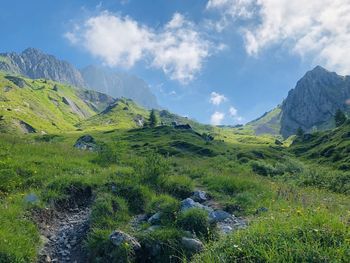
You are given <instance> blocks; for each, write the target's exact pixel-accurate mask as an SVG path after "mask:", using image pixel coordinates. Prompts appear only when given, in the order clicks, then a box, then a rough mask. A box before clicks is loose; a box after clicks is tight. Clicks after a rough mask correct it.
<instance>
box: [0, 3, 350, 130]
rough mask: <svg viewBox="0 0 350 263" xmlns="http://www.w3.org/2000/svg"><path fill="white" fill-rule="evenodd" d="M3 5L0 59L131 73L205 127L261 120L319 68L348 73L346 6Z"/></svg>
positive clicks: (349, 42) (349, 10) (349, 37)
mask: <svg viewBox="0 0 350 263" xmlns="http://www.w3.org/2000/svg"><path fill="white" fill-rule="evenodd" d="M0 3H1V10H0V11H1V12H0V35H1V41H0V52H9V51H15V52H21V51H23V50H24V49H26V48H27V47H34V48H38V49H40V50H42V51H44V52H46V53H49V54H53V55H55V56H56V57H57V58H59V59H64V60H67V61H69V62H71V63H72V64H73V65H75V66H76V67H78V68H82V67H85V66H87V65H90V64H94V65H102V66H105V67H109V68H112V69H113V70H115V71H119V72H128V73H130V74H134V75H136V76H139V77H140V78H142V79H144V80H145V81H146V82H147V83H148V84H149V86H150V88H151V90H152V91H153V93H155V95H156V96H157V98H158V101H159V104H160V105H161V106H162V107H163V108H166V109H169V110H170V111H172V112H175V113H178V114H180V115H183V116H188V117H190V118H194V119H196V120H198V121H200V122H203V123H211V124H215V125H218V124H225V125H235V124H239V123H246V122H248V121H251V120H253V119H255V118H257V117H259V116H260V115H262V114H263V113H264V112H266V111H269V110H271V109H273V108H274V107H276V106H277V105H278V104H280V103H281V102H282V101H283V99H284V98H286V96H287V94H288V91H289V90H290V89H292V88H294V86H295V85H296V82H297V81H298V80H299V79H300V78H301V77H302V76H303V75H304V74H305V72H306V71H308V70H311V69H312V68H314V67H315V66H316V65H321V66H323V67H325V68H326V69H328V70H330V71H336V72H338V73H339V74H343V75H345V74H349V73H350V59H348V54H349V53H350V16H349V15H348V14H349V13H350V1H349V0H308V1H305V0H293V1H290V0H152V1H150V0H147V1H146V0H102V1H101V0H99V1H98V0H74V1H71V0H60V1H47V0H31V1H27V0H11V1H5V0H0ZM344 58H345V59H344Z"/></svg>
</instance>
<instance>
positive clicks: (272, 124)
mask: <svg viewBox="0 0 350 263" xmlns="http://www.w3.org/2000/svg"><path fill="white" fill-rule="evenodd" d="M281 114H282V112H281V107H280V106H278V107H276V108H275V109H273V110H272V111H269V112H266V113H265V114H263V115H262V116H261V117H260V118H258V119H256V120H254V121H251V122H249V123H247V124H246V125H245V126H244V129H247V130H252V131H253V133H254V134H255V135H263V134H271V135H279V134H280V129H281V123H280V121H281Z"/></svg>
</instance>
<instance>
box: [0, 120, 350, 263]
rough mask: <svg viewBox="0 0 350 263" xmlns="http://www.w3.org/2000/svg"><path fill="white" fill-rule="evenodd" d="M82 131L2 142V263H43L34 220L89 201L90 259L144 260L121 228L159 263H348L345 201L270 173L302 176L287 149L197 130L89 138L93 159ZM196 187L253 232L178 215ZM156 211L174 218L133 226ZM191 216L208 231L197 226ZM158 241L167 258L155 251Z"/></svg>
mask: <svg viewBox="0 0 350 263" xmlns="http://www.w3.org/2000/svg"><path fill="white" fill-rule="evenodd" d="M82 134H84V133H80V134H79V133H77V134H71V135H68V134H66V135H64V134H61V135H57V136H52V135H27V136H25V137H23V138H21V137H18V136H16V137H13V136H11V135H3V136H1V137H0V146H1V147H0V155H1V160H2V161H1V163H0V175H1V178H2V180H1V185H0V191H1V192H0V198H1V206H0V221H1V222H2V224H1V225H0V234H1V236H2V238H1V239H0V262H35V260H36V258H37V257H38V251H39V249H40V247H41V246H42V245H43V240H42V239H41V238H40V233H41V231H42V228H41V225H40V224H38V223H37V222H36V219H37V216H38V215H41V214H43V213H47V211H53V210H55V209H58V208H60V209H69V207H71V206H72V205H78V206H79V205H81V204H80V203H79V200H81V198H86V199H89V200H91V202H92V203H91V209H92V214H91V229H90V231H89V233H88V237H87V243H86V246H87V255H88V256H89V257H90V260H91V261H92V262H114V261H115V260H117V259H118V260H120V259H122V261H124V260H125V261H127V260H131V261H133V260H135V255H134V254H133V253H129V252H128V251H129V250H128V249H127V247H126V248H125V249H126V250H122V251H121V250H118V249H116V248H115V247H113V246H112V245H111V243H110V241H109V235H110V234H111V232H112V231H113V230H115V229H120V230H123V231H125V232H127V233H129V234H131V235H133V236H135V237H136V238H137V239H138V240H139V241H140V242H141V244H142V246H143V247H144V250H143V252H142V253H145V254H142V255H143V256H144V257H146V258H149V260H150V261H153V262H155V261H157V262H173V260H170V259H169V257H170V258H178V259H179V260H178V261H180V259H183V260H185V258H187V260H193V261H194V262H233V261H246V262H247V261H248V262H256V261H260V262H267V261H270V262H283V261H284V262H285V261H304V262H305V261H310V260H311V259H312V260H311V261H314V262H320V261H325V262H327V261H337V262H346V258H348V256H349V251H350V250H349V249H350V244H349V228H348V225H347V223H346V222H347V220H349V219H350V218H349V214H348V212H347V211H348V210H349V209H350V207H349V204H350V202H349V201H350V199H349V197H348V196H345V195H341V194H335V193H331V192H330V191H328V190H318V189H317V188H315V187H308V188H304V187H301V186H295V185H294V184H293V183H289V182H288V181H284V182H282V181H281V180H278V179H276V177H270V176H266V175H268V174H264V173H263V171H270V170H268V169H269V167H270V168H271V167H275V168H276V167H277V166H278V169H279V170H278V171H279V172H278V175H279V176H281V177H283V176H286V177H293V175H295V174H296V173H298V172H299V171H300V169H299V168H300V167H299V166H302V165H306V164H301V163H299V162H297V161H296V160H294V158H293V156H292V155H291V154H290V153H288V151H286V150H285V149H284V148H283V147H277V146H275V145H274V144H270V143H265V144H249V143H244V142H240V143H229V142H224V141H221V140H214V141H212V142H208V141H206V140H205V139H204V138H203V137H202V136H201V135H200V134H198V133H196V132H194V131H192V130H177V129H174V128H172V127H167V126H161V127H157V128H143V129H134V130H129V131H127V130H123V129H116V130H114V131H108V132H104V131H94V132H93V131H91V133H90V134H91V135H92V136H93V137H94V138H95V139H96V142H97V143H98V144H99V145H101V150H100V151H99V152H89V151H81V150H77V149H74V148H73V147H72V145H73V144H74V142H75V141H76V139H77V138H78V137H79V136H80V135H82ZM47 156H53V157H54V158H48V157H47ZM264 169H265V170H264ZM194 189H202V190H205V191H207V193H209V195H210V196H211V200H213V201H212V202H214V205H215V206H216V207H219V208H220V209H224V210H226V211H229V212H231V213H234V214H235V215H236V216H241V217H243V218H245V219H246V220H248V221H249V226H248V228H247V229H246V230H244V229H243V230H239V231H235V232H234V233H233V234H232V235H229V236H221V235H218V232H217V231H218V230H217V229H216V228H215V227H214V228H212V227H210V226H206V225H205V223H204V221H201V219H200V218H202V214H201V213H199V212H198V213H197V212H196V213H194V212H193V213H194V214H193V215H192V214H188V215H187V214H186V215H181V213H180V212H179V202H180V201H181V200H182V199H184V198H186V197H188V196H190V195H191V192H192V191H193V190H194ZM33 195H34V196H35V197H36V199H35V200H34V201H33V200H31V199H30V198H28V197H29V196H33ZM82 195H83V197H82ZM262 207H263V208H264V209H260V208H262ZM159 210H160V211H162V212H163V213H166V214H167V217H165V218H163V219H162V221H161V222H160V228H158V229H156V230H154V231H148V230H147V229H148V228H149V227H150V224H149V223H147V222H146V223H144V224H142V225H140V228H135V227H133V223H132V222H133V221H132V219H133V217H134V216H136V215H139V214H147V215H149V216H150V215H152V214H153V213H155V212H156V211H159ZM45 211H46V212H45ZM257 211H263V212H257ZM180 215H181V216H180ZM186 216H188V217H189V218H192V219H191V220H197V219H198V220H199V221H198V222H202V223H198V224H195V225H191V224H190V225H188V224H187V223H185V222H187V221H186ZM189 222H191V221H189ZM201 224H204V225H201ZM201 227H204V228H201ZM205 227H209V228H208V230H206V231H205V232H203V230H201V229H206V228H205ZM188 230H189V231H190V232H193V233H195V234H196V236H197V238H199V239H200V240H201V241H202V242H204V244H205V246H206V248H205V250H204V252H203V253H201V254H198V255H196V256H194V257H191V256H190V254H187V252H186V249H185V248H184V247H183V245H182V243H181V237H183V236H186V235H188V232H186V231H188ZM156 244H158V245H159V246H160V247H159V249H160V251H161V252H160V253H159V254H157V253H156V254H152V253H151V254H149V253H150V251H149V250H147V247H149V246H151V247H153V246H155V245H156ZM176 261H177V260H176Z"/></svg>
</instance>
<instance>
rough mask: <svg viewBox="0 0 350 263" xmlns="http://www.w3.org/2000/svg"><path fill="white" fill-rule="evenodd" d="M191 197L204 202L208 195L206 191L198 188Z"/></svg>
mask: <svg viewBox="0 0 350 263" xmlns="http://www.w3.org/2000/svg"><path fill="white" fill-rule="evenodd" d="M191 198H192V199H193V201H195V202H199V203H203V202H205V201H207V200H208V195H207V193H206V192H204V191H201V190H197V191H195V192H193V194H192V196H191Z"/></svg>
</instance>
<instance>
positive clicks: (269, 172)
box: [251, 161, 278, 176]
mask: <svg viewBox="0 0 350 263" xmlns="http://www.w3.org/2000/svg"><path fill="white" fill-rule="evenodd" d="M251 167H252V170H253V172H255V173H257V174H259V175H262V176H275V175H276V174H277V172H278V171H277V169H276V168H275V167H273V166H272V165H271V164H268V163H265V162H260V161H254V162H251Z"/></svg>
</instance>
